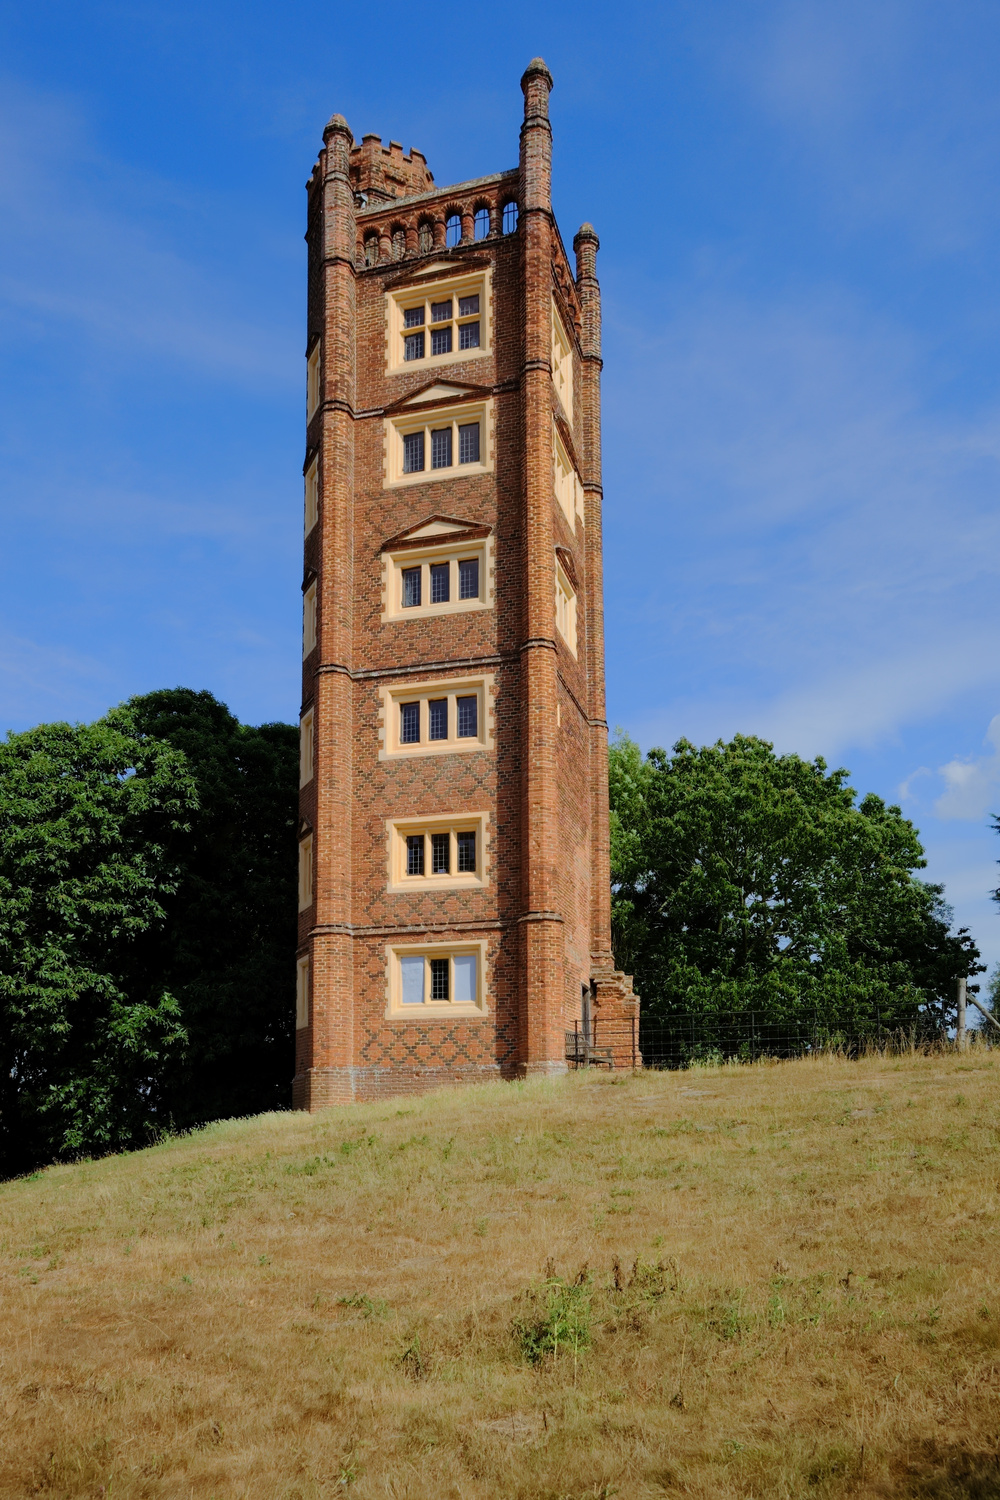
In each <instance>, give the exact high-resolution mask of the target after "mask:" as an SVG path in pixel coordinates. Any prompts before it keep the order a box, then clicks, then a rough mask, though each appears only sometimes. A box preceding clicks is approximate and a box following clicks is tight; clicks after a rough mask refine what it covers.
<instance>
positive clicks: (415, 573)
mask: <svg viewBox="0 0 1000 1500" xmlns="http://www.w3.org/2000/svg"><path fill="white" fill-rule="evenodd" d="M419 603H420V569H419V568H404V569H403V608H404V609H413V608H414V607H415V606H416V605H418V604H419Z"/></svg>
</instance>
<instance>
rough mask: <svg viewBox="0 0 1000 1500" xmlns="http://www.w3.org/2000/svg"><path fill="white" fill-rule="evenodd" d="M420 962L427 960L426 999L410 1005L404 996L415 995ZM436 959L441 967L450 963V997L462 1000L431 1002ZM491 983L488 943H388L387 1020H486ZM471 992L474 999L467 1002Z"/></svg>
mask: <svg viewBox="0 0 1000 1500" xmlns="http://www.w3.org/2000/svg"><path fill="white" fill-rule="evenodd" d="M418 959H423V986H422V992H423V999H422V1000H420V1001H417V1002H413V1001H412V1000H411V1001H410V1003H406V1002H404V999H403V995H404V992H409V994H410V995H412V994H413V991H414V986H413V977H414V970H417V971H418V972H419V969H418V965H417V963H416V960H418ZM435 959H436V960H438V962H439V963H440V962H441V961H442V960H443V961H446V962H447V974H448V985H449V994H450V995H451V996H454V995H456V994H459V995H462V996H463V998H462V999H454V998H452V999H448V1000H434V999H432V998H431V986H432V977H431V976H432V969H431V964H432V961H433V960H435ZM456 960H458V962H456ZM463 960H464V962H463ZM470 960H471V963H470ZM407 961H409V962H408V963H407ZM407 971H408V972H407ZM488 979H489V976H488V966H487V959H486V941H485V939H480V940H479V941H473V942H468V943H388V944H387V945H386V1008H385V1015H386V1019H387V1020H392V1021H410V1022H413V1021H416V1022H417V1023H418V1024H420V1023H421V1022H422V1021H424V1020H426V1019H428V1018H434V1019H436V1020H451V1019H456V1020H457V1019H460V1018H465V1019H468V1020H474V1019H476V1018H479V1017H485V1016H487V1015H488V1014H489V1007H488V1006H487V1003H486V996H487V994H488V992H489V991H488ZM407 981H409V983H408V982H407ZM470 992H471V994H472V997H473V998H472V999H466V998H464V997H465V995H466V994H467V993H470Z"/></svg>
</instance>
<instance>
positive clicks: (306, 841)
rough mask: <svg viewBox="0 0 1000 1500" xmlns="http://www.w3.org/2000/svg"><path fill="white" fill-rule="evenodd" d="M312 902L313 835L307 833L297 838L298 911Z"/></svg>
mask: <svg viewBox="0 0 1000 1500" xmlns="http://www.w3.org/2000/svg"><path fill="white" fill-rule="evenodd" d="M312 904H313V837H312V834H311V833H307V834H306V836H305V838H301V839H299V911H308V909H309V907H310V906H312Z"/></svg>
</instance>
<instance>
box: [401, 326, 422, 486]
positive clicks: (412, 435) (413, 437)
mask: <svg viewBox="0 0 1000 1500" xmlns="http://www.w3.org/2000/svg"><path fill="white" fill-rule="evenodd" d="M420 337H421V338H423V334H421V335H420ZM423 471H424V435H423V433H422V432H408V433H406V435H405V436H404V438H403V473H404V474H422V473H423Z"/></svg>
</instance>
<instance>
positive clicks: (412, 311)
mask: <svg viewBox="0 0 1000 1500" xmlns="http://www.w3.org/2000/svg"><path fill="white" fill-rule="evenodd" d="M476 311H477V312H478V311H479V309H478V308H477V309H476ZM423 326H424V307H423V303H421V304H420V306H419V307H408V308H407V309H406V311H405V312H404V314H403V327H404V328H422V327H423Z"/></svg>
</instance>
